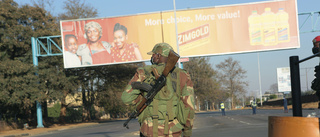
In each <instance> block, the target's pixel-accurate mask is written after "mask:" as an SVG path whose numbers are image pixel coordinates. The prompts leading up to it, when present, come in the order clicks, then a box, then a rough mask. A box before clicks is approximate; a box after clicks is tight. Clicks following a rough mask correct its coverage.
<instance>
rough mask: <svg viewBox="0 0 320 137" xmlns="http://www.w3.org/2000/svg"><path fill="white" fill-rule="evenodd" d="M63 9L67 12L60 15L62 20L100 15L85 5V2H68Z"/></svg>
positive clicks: (71, 0) (94, 9) (68, 0)
mask: <svg viewBox="0 0 320 137" xmlns="http://www.w3.org/2000/svg"><path fill="white" fill-rule="evenodd" d="M63 9H64V10H66V12H64V13H61V14H59V18H60V19H61V20H66V19H79V18H92V17H97V15H98V10H97V9H96V8H94V7H92V6H90V5H89V4H87V3H85V0H66V1H64V7H63Z"/></svg>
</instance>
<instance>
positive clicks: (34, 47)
mask: <svg viewBox="0 0 320 137" xmlns="http://www.w3.org/2000/svg"><path fill="white" fill-rule="evenodd" d="M31 46H32V58H33V65H34V66H35V67H38V56H37V55H38V54H37V51H38V50H37V42H36V39H35V38H34V37H31ZM36 75H38V74H36ZM36 108H37V122H38V126H37V128H43V127H44V126H43V123H42V109H41V104H40V102H39V101H36Z"/></svg>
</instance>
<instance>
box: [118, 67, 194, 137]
mask: <svg viewBox="0 0 320 137" xmlns="http://www.w3.org/2000/svg"><path fill="white" fill-rule="evenodd" d="M153 68H155V69H156V70H157V71H158V72H159V74H160V75H161V72H162V71H163V69H164V64H160V65H149V66H145V67H143V68H142V67H140V68H138V69H137V71H136V73H135V75H134V76H133V78H132V79H131V80H130V82H129V83H128V85H127V87H126V89H125V91H124V92H123V93H122V96H121V99H122V101H123V102H124V103H125V104H127V105H137V104H138V103H139V102H140V101H141V98H142V95H146V93H141V91H140V90H138V89H132V87H131V83H132V82H146V83H151V84H152V81H154V74H153V73H151V72H152V69H153ZM155 105H157V106H158V107H154V106H155ZM169 110H172V111H169ZM155 111H156V112H155ZM168 112H172V113H173V114H172V116H170V113H169V114H168ZM194 113H195V112H194V91H193V83H192V81H191V78H190V75H189V74H188V73H187V72H186V71H185V70H183V69H180V68H175V69H174V71H172V72H171V73H169V75H168V76H167V78H166V86H164V87H163V88H162V89H161V90H160V91H159V92H158V94H157V95H156V96H155V98H154V100H153V102H152V103H151V104H150V105H149V106H148V107H147V108H146V109H145V110H144V111H143V112H142V113H141V114H140V116H139V118H138V121H139V122H140V124H141V127H140V132H141V133H142V134H143V135H144V136H148V137H152V136H157V135H158V136H159V137H161V136H163V137H164V136H169V137H180V136H181V135H182V133H183V135H184V136H191V134H192V127H193V120H194ZM154 115H157V116H158V117H157V118H156V119H155V118H154V117H153V116H154ZM156 121H157V122H156ZM154 122H156V123H157V125H158V126H157V127H154V126H153V125H155V123H154ZM166 123H167V124H166ZM155 130H157V131H156V132H154V131H155Z"/></svg>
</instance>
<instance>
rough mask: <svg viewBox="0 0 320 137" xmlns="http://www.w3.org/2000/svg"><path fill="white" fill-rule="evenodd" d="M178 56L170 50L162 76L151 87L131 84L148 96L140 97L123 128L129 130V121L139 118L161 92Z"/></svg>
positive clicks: (138, 83) (139, 83)
mask: <svg viewBox="0 0 320 137" xmlns="http://www.w3.org/2000/svg"><path fill="white" fill-rule="evenodd" d="M179 58H180V56H179V55H178V54H177V53H175V52H174V51H173V50H170V52H169V56H168V60H167V63H166V64H165V68H164V70H163V72H162V74H161V75H160V76H159V77H158V78H157V79H156V82H155V84H154V85H153V86H150V85H149V84H147V83H143V82H132V84H131V86H132V87H134V88H135V89H141V90H144V91H147V92H148V94H147V95H146V96H145V97H142V101H141V102H140V104H138V106H137V108H136V110H135V111H134V112H132V113H131V114H130V116H129V118H128V119H127V121H126V122H125V123H124V124H123V127H126V128H127V129H129V126H128V123H129V121H130V120H131V119H133V118H136V117H137V116H139V115H140V114H141V113H142V112H143V110H144V109H145V108H146V107H147V106H148V105H149V104H151V102H152V101H153V98H154V97H155V96H156V95H157V93H158V92H159V91H160V90H161V88H162V87H163V86H165V84H166V77H167V76H168V74H169V73H170V71H171V70H172V69H173V68H174V67H175V65H176V63H177V61H178V59H179Z"/></svg>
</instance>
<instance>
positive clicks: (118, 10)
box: [14, 0, 320, 96]
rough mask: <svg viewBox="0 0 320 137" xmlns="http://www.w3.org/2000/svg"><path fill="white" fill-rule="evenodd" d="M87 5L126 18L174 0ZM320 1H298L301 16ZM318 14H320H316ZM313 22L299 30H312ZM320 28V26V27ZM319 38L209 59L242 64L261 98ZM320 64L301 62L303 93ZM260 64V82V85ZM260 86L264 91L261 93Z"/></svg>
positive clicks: (178, 0) (206, 1)
mask: <svg viewBox="0 0 320 137" xmlns="http://www.w3.org/2000/svg"><path fill="white" fill-rule="evenodd" d="M14 1H15V2H17V3H18V4H19V5H23V4H31V1H32V0H14ZM63 1H64V0H55V1H53V8H51V9H50V10H51V12H52V14H53V15H58V14H59V13H63V12H64V10H63V6H64V3H63ZM261 1H266V0H175V5H176V10H185V9H188V8H190V9H197V8H203V7H215V6H228V5H234V4H246V3H252V2H261ZM86 3H87V4H89V5H90V6H92V7H94V8H96V9H97V10H98V17H99V18H102V17H115V16H123V15H136V14H139V13H152V12H158V11H173V10H174V4H173V3H174V2H173V0H134V1H133V0H116V1H115V0H86ZM319 5H320V0H297V10H298V13H307V12H316V11H320V10H319ZM317 15H318V14H317ZM306 17H307V16H300V15H299V16H298V20H299V21H298V24H299V26H301V25H302V24H303V22H304V21H305V19H306ZM310 24H311V23H310V19H309V20H308V21H307V23H306V24H304V25H303V28H301V29H300V31H311V25H310ZM319 27H320V25H318V28H319ZM239 35H241V34H239ZM318 35H320V32H309V33H300V48H298V49H287V50H277V51H265V52H259V53H257V52H255V53H241V54H228V55H216V56H208V57H209V58H210V64H211V65H212V67H213V68H214V69H216V67H215V66H216V65H217V64H219V63H220V62H223V61H224V60H225V59H227V58H229V57H232V58H233V59H234V60H237V61H239V62H240V66H241V67H242V68H243V69H244V70H246V71H247V74H246V75H247V78H246V79H244V80H245V81H247V82H248V83H249V86H248V87H247V92H248V94H250V95H256V96H260V91H261V93H262V94H263V93H264V92H266V91H268V90H270V86H271V85H272V84H275V83H277V68H282V67H289V66H290V65H289V57H290V56H299V59H300V60H301V59H304V58H306V57H309V56H311V55H312V52H311V48H312V46H313V45H312V42H311V41H312V39H313V38H314V37H316V36H318ZM318 64H319V58H318V57H317V58H313V59H311V60H308V61H305V62H302V63H300V80H301V90H302V91H305V90H307V89H309V90H310V86H311V81H312V80H313V79H314V76H313V75H314V66H316V65H318ZM259 65H260V81H261V84H259V83H260V82H259V69H258V68H259ZM260 87H261V90H260Z"/></svg>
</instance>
